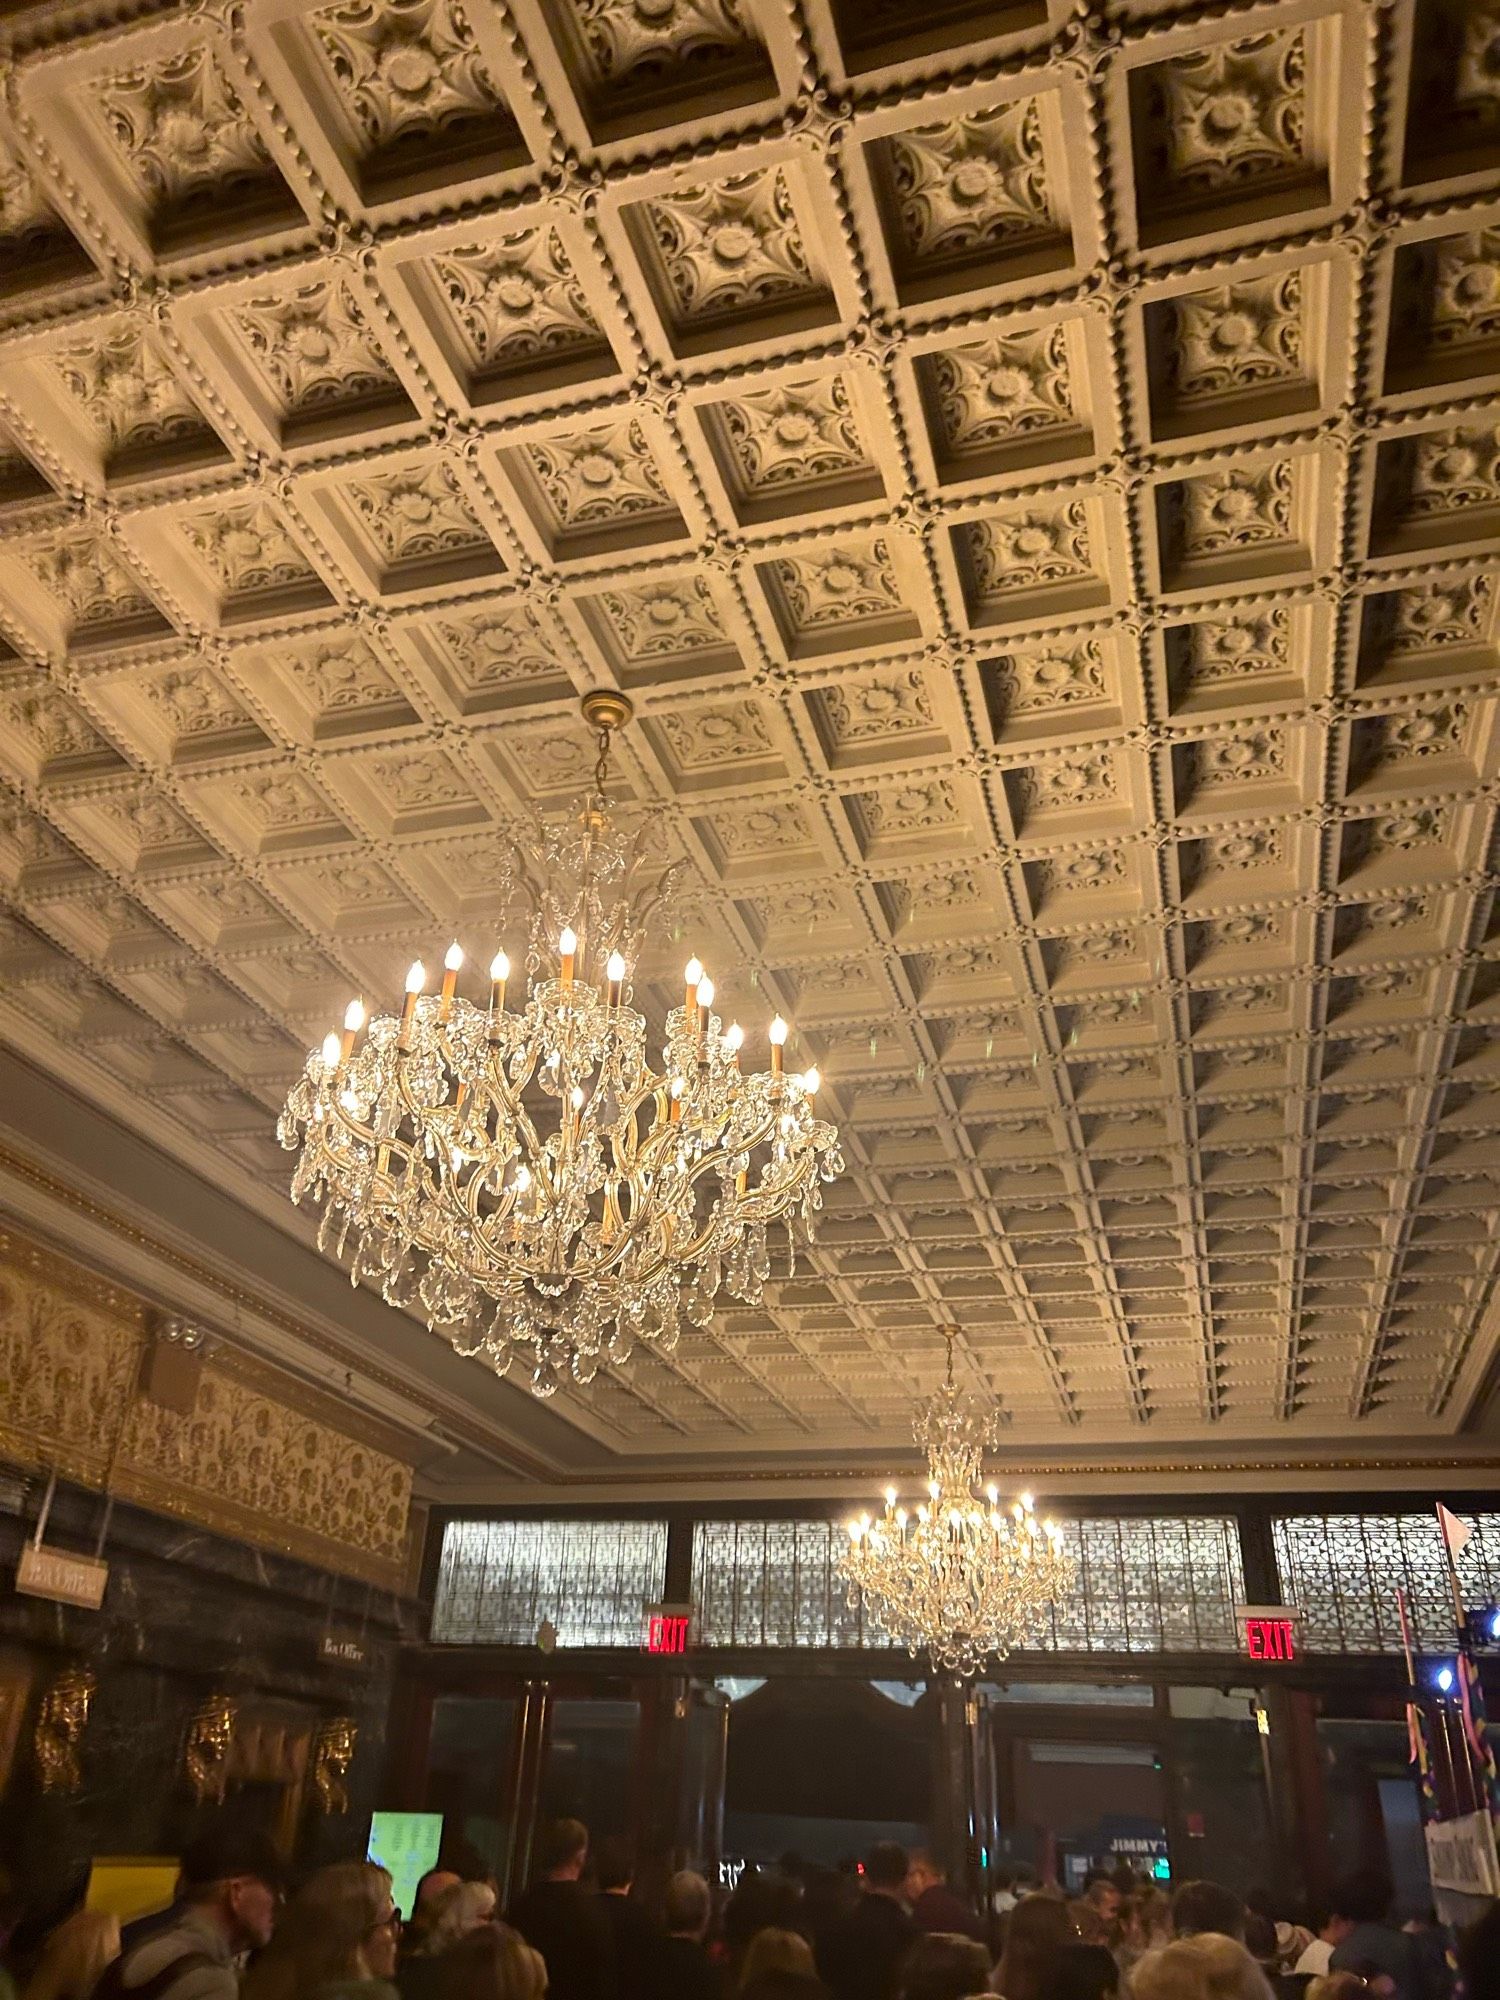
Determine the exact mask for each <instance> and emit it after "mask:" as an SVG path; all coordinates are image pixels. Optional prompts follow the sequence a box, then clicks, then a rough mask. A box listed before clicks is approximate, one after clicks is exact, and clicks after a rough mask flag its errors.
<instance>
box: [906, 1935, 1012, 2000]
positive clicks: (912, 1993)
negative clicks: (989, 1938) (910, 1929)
mask: <svg viewBox="0 0 1500 2000" xmlns="http://www.w3.org/2000/svg"><path fill="white" fill-rule="evenodd" d="M989 1976H990V1961H989V1954H988V1952H987V1951H986V1950H985V1948H984V1946H983V1945H982V1944H976V1943H975V1941H974V1939H973V1938H967V1937H960V1936H959V1935H958V1934H957V1932H955V1931H930V1932H929V1933H928V1934H927V1935H926V1936H925V1937H919V1938H918V1939H917V1941H916V1943H915V1944H914V1945H913V1946H912V1948H911V1950H910V1951H909V1952H908V1953H907V1954H906V1957H905V1959H904V1961H903V1962H902V1966H901V1973H900V1979H899V1983H898V1985H897V1993H898V1995H899V2000H967V1995H969V1994H970V1993H979V1992H982V1991H983V1990H984V1987H985V1986H986V1985H987V1984H988V1981H989Z"/></svg>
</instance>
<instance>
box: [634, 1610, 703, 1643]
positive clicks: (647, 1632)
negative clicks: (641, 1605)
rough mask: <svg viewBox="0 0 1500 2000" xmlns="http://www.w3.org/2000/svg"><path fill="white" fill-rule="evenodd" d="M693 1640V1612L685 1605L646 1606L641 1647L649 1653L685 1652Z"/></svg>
mask: <svg viewBox="0 0 1500 2000" xmlns="http://www.w3.org/2000/svg"><path fill="white" fill-rule="evenodd" d="M691 1640H692V1613H691V1611H689V1610H688V1609H687V1608H686V1607H685V1606H683V1605H677V1604H652V1605H648V1606H647V1607H646V1619H645V1627H644V1630H643V1631H642V1634H641V1647H642V1650H643V1651H644V1652H647V1653H673V1654H677V1653H685V1652H686V1651H687V1649H688V1646H689V1644H690V1643H691Z"/></svg>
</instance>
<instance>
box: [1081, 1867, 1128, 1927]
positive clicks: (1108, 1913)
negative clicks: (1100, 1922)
mask: <svg viewBox="0 0 1500 2000" xmlns="http://www.w3.org/2000/svg"><path fill="white" fill-rule="evenodd" d="M1083 1895H1084V1901H1085V1902H1088V1903H1092V1904H1093V1906H1094V1908H1095V1909H1096V1910H1097V1911H1098V1912H1099V1914H1100V1916H1101V1917H1103V1919H1104V1921H1105V1922H1106V1923H1107V1924H1112V1923H1113V1922H1114V1920H1115V1918H1116V1917H1117V1916H1118V1915H1119V1914H1120V1902H1121V1896H1120V1885H1119V1883H1118V1882H1116V1880H1115V1878H1114V1876H1113V1875H1106V1874H1105V1873H1104V1872H1103V1871H1102V1870H1097V1871H1096V1872H1095V1873H1094V1874H1092V1875H1090V1876H1089V1878H1088V1881H1087V1883H1086V1884H1085V1885H1084V1891H1083Z"/></svg>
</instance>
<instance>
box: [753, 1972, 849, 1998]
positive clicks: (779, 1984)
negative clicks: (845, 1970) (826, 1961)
mask: <svg viewBox="0 0 1500 2000" xmlns="http://www.w3.org/2000/svg"><path fill="white" fill-rule="evenodd" d="M737 2000H828V1988H827V1987H826V1986H825V1985H824V1984H823V1982H822V1980H821V1979H819V1978H818V1977H817V1975H816V1974H815V1973H811V1972H777V1971H772V1972H758V1973H757V1974H756V1975H755V1977H754V1979H752V1980H751V1981H750V1983H749V1985H748V1986H742V1987H740V1989H739V1992H738V1995H737Z"/></svg>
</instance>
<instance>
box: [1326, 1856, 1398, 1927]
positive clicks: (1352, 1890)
mask: <svg viewBox="0 0 1500 2000" xmlns="http://www.w3.org/2000/svg"><path fill="white" fill-rule="evenodd" d="M1395 1893H1396V1892H1395V1890H1394V1889H1393V1888H1392V1886H1391V1878H1390V1877H1389V1875H1385V1874H1382V1873H1381V1871H1380V1870H1379V1869H1378V1868H1358V1869H1356V1870H1355V1871H1354V1873H1353V1874H1352V1875H1346V1876H1345V1877H1344V1878H1343V1880H1342V1881H1340V1882H1335V1883H1334V1885H1333V1894H1332V1895H1331V1896H1330V1897H1329V1899H1328V1902H1329V1907H1330V1908H1331V1909H1332V1911H1333V1913H1334V1915H1335V1916H1339V1917H1347V1918H1348V1920H1349V1923H1350V1926H1351V1927H1352V1926H1353V1925H1355V1924H1379V1923H1383V1922H1384V1921H1385V1918H1386V1914H1387V1912H1388V1911H1389V1910H1390V1907H1391V1902H1392V1899H1393V1898H1394V1896H1395Z"/></svg>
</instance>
